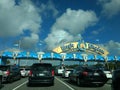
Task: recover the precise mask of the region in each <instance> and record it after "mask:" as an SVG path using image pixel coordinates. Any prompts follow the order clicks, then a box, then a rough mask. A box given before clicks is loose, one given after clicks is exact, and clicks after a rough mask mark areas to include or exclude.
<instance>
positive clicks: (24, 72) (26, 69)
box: [20, 68, 30, 77]
mask: <svg viewBox="0 0 120 90" xmlns="http://www.w3.org/2000/svg"><path fill="white" fill-rule="evenodd" d="M29 71H30V69H28V68H21V69H20V73H21V76H22V77H27V76H28V75H29Z"/></svg>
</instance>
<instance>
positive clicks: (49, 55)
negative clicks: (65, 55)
mask: <svg viewBox="0 0 120 90" xmlns="http://www.w3.org/2000/svg"><path fill="white" fill-rule="evenodd" d="M42 58H51V53H45V54H43V56H42Z"/></svg>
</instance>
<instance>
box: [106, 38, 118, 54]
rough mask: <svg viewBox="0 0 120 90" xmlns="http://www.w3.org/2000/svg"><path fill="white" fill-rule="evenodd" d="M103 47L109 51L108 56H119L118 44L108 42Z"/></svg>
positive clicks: (111, 41)
mask: <svg viewBox="0 0 120 90" xmlns="http://www.w3.org/2000/svg"><path fill="white" fill-rule="evenodd" d="M105 47H106V48H107V50H108V51H109V53H110V55H120V43H119V42H115V41H113V40H110V41H109V42H108V43H107V44H105Z"/></svg>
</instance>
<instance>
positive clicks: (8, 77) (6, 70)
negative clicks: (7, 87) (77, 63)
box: [0, 65, 21, 82]
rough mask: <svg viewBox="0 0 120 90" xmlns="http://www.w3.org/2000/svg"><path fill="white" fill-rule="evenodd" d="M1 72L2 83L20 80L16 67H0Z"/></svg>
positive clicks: (17, 67)
mask: <svg viewBox="0 0 120 90" xmlns="http://www.w3.org/2000/svg"><path fill="white" fill-rule="evenodd" d="M0 70H2V71H3V82H13V81H14V80H19V79H21V74H20V69H19V66H17V65H0Z"/></svg>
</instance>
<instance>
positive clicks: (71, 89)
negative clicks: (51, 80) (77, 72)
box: [55, 77, 75, 90]
mask: <svg viewBox="0 0 120 90" xmlns="http://www.w3.org/2000/svg"><path fill="white" fill-rule="evenodd" d="M55 79H57V80H58V81H59V82H61V83H62V84H64V85H65V86H67V87H68V88H69V89H70V90H75V89H74V88H72V87H70V86H69V85H67V84H66V83H65V82H63V81H62V80H60V79H58V78H57V77H55Z"/></svg>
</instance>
